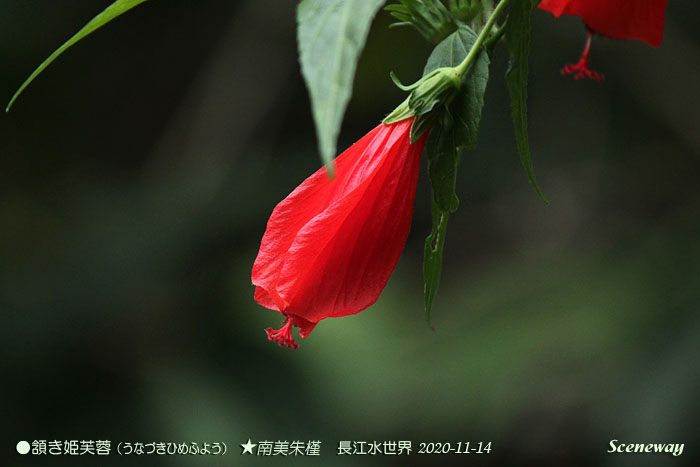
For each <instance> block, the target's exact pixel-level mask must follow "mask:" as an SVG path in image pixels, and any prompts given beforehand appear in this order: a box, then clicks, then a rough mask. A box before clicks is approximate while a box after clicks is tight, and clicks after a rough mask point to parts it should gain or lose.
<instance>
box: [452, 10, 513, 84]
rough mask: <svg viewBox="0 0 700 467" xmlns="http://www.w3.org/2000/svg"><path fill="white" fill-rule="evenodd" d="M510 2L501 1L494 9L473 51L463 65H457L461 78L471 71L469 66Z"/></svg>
mask: <svg viewBox="0 0 700 467" xmlns="http://www.w3.org/2000/svg"><path fill="white" fill-rule="evenodd" d="M508 1H509V0H501V1H500V2H498V5H496V8H494V10H493V13H491V16H490V17H489V20H488V21H487V22H486V24H485V25H484V27H483V29H482V30H481V32H479V36H478V37H477V38H476V41H475V42H474V45H473V46H472V49H471V50H470V51H469V53H468V54H467V56H466V57H465V58H464V60H463V61H462V63H460V64H459V65H457V67H456V71H457V73H458V74H459V75H460V76H462V75H464V73H465V72H466V71H467V70H468V69H469V66H470V65H471V64H472V62H473V61H474V60H475V59H476V57H477V55H479V51H480V49H481V45H482V44H483V43H484V41H485V40H486V38H487V37H488V35H489V33H490V32H491V28H492V27H493V25H494V24H496V20H497V19H498V17H499V16H500V15H501V13H502V12H503V10H504V9H505V7H506V5H507V4H508Z"/></svg>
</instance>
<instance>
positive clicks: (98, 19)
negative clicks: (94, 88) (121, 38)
mask: <svg viewBox="0 0 700 467" xmlns="http://www.w3.org/2000/svg"><path fill="white" fill-rule="evenodd" d="M145 1H146V0H117V1H115V2H114V3H112V4H111V5H110V6H108V7H107V8H105V10H104V11H103V12H102V13H100V14H99V15H97V16H95V17H94V18H92V20H91V21H90V22H89V23H88V24H86V25H85V26H83V28H82V29H81V30H80V31H78V32H77V33H76V34H75V35H74V36H73V37H71V38H70V39H68V40H67V41H66V42H65V43H64V44H63V45H62V46H60V47H59V48H58V49H56V50H55V51H54V52H53V53H52V54H51V55H49V57H48V58H47V59H46V60H44V61H43V62H42V63H41V65H39V66H38V67H37V69H36V70H34V72H33V73H32V74H31V75H29V78H27V79H26V81H25V82H24V83H22V86H20V87H19V89H18V90H17V92H15V94H14V96H12V99H10V102H9V103H8V104H7V107H6V108H5V111H6V112H8V111H9V110H10V107H12V104H13V103H14V102H15V100H16V99H17V97H19V95H20V94H21V93H22V91H24V88H26V87H27V86H28V85H29V83H31V82H32V81H34V78H36V77H37V76H38V75H39V73H41V72H42V71H44V69H45V68H46V67H47V66H49V65H50V64H51V62H53V61H54V60H56V58H57V57H58V56H59V55H61V54H62V53H63V52H65V51H66V50H67V49H68V48H69V47H71V46H72V45H73V44H75V43H76V42H78V41H79V40H80V39H82V38H83V37H85V36H87V35H88V34H90V33H91V32H93V31H95V30H96V29H98V28H100V27H102V26H104V25H105V24H106V23H108V22H110V21H112V20H113V19H114V18H116V17H117V16H119V15H121V14H122V13H125V12H127V11H129V10H131V9H132V8H134V7H135V6H137V5H139V4H141V3H143V2H145Z"/></svg>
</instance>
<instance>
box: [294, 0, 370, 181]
mask: <svg viewBox="0 0 700 467" xmlns="http://www.w3.org/2000/svg"><path fill="white" fill-rule="evenodd" d="M383 3H384V0H302V1H301V3H299V6H298V8H297V22H298V25H299V27H298V30H297V40H298V42H299V57H300V62H301V71H302V74H303V75H304V80H305V81H306V86H307V87H308V88H309V93H310V94H311V110H312V114H313V117H314V122H315V123H316V133H317V135H318V146H319V151H320V153H321V159H322V160H323V162H324V163H325V164H327V166H328V168H329V169H331V168H332V166H331V165H330V162H331V160H332V159H333V156H335V151H336V143H337V140H338V133H339V131H340V124H341V122H342V120H343V114H344V113H345V107H346V106H347V103H348V100H349V99H350V95H351V93H352V82H353V78H354V76H355V68H356V67H357V60H358V58H359V56H360V52H361V51H362V48H363V47H364V44H365V39H366V38H367V32H368V31H369V27H370V24H371V23H372V18H374V15H375V14H376V13H377V10H378V9H379V7H381V6H382V4H383Z"/></svg>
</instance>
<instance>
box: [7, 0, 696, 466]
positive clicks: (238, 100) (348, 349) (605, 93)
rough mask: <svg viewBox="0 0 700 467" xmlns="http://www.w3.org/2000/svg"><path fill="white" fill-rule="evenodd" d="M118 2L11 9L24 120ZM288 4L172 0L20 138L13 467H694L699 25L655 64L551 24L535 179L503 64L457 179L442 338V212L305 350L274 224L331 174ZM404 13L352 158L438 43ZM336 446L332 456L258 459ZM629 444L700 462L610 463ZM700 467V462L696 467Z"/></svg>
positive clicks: (386, 37)
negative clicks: (267, 266)
mask: <svg viewBox="0 0 700 467" xmlns="http://www.w3.org/2000/svg"><path fill="white" fill-rule="evenodd" d="M109 3H111V2H110V0H101V1H96V0H94V1H86V0H62V1H61V2H54V1H49V0H31V1H30V0H8V1H4V2H2V3H1V4H0V5H2V15H0V57H2V65H1V67H0V100H2V101H4V102H6V101H7V100H9V98H10V97H11V95H12V93H13V92H14V91H15V90H16V88H17V87H18V86H19V85H20V84H21V82H22V81H23V80H24V78H26V76H27V75H28V74H29V73H30V72H31V71H32V70H33V69H34V67H35V66H37V65H38V64H39V63H40V62H41V61H42V60H43V59H44V58H45V57H46V56H47V55H48V54H49V53H50V52H51V51H53V49H55V48H56V47H57V46H58V45H60V44H61V43H62V42H63V41H64V40H66V39H67V38H68V37H70V36H71V35H72V34H73V33H74V32H75V31H77V30H78V29H79V28H80V27H82V25H84V24H85V23H86V22H87V21H88V20H89V19H90V18H92V17H93V16H94V15H95V14H97V13H98V12H100V11H101V10H102V9H103V8H105V7H106V6H107V5H108V4H109ZM295 4H296V2H292V1H288V0H279V1H272V0H266V1H256V0H239V1H236V2H230V1H220V0H219V1H215V0H202V1H198V2H191V1H185V0H169V1H167V2H166V1H163V0H153V1H150V2H147V3H145V4H144V5H142V6H140V7H138V8H137V9H135V10H133V11H132V12H129V13H128V14H126V15H124V16H123V17H121V18H119V19H118V20H116V21H115V22H114V23H111V24H109V25H108V26H106V27H105V28H104V29H102V30H100V31H98V32H96V33H95V34H93V35H92V36H90V37H89V38H88V39H86V40H85V41H83V42H81V43H79V44H78V45H77V46H75V47H74V48H73V49H71V50H70V51H69V52H68V53H66V54H65V55H64V56H63V57H61V58H60V59H59V60H58V61H57V62H55V64H54V65H52V66H51V67H50V68H49V69H48V70H47V71H46V72H45V73H44V74H43V75H41V76H40V77H39V78H38V79H37V80H36V81H35V82H34V83H33V84H32V85H31V86H30V87H29V88H28V89H27V91H26V92H25V94H24V95H23V96H22V97H21V98H20V99H19V100H18V101H17V103H16V104H15V107H14V108H13V110H12V111H11V112H10V113H9V114H7V115H2V116H1V117H0V148H1V149H0V164H1V165H0V223H1V225H0V264H2V267H0V308H1V313H0V349H1V350H2V360H1V363H0V364H1V365H2V380H3V384H2V389H1V391H2V394H1V395H2V401H3V403H2V404H3V417H2V418H3V423H2V432H3V433H2V434H3V442H2V450H1V454H0V456H2V458H4V459H0V463H1V464H2V465H10V466H24V465H40V464H41V465H76V463H77V464H85V463H86V462H89V463H94V464H95V465H125V464H126V463H128V465H168V466H169V465H234V464H235V465H239V464H240V465H247V464H245V463H246V462H248V464H249V465H257V464H260V463H264V464H274V465H282V463H285V464H286V463H287V462H290V461H295V462H296V463H297V464H299V465H364V464H368V463H369V464H373V465H422V464H426V463H428V462H430V463H438V464H440V465H566V466H579V465H580V466H584V465H607V466H626V465H629V466H633V465H634V466H641V465H654V466H663V465H674V466H675V465H693V464H694V461H697V460H698V457H699V456H698V445H697V443H695V444H693V441H697V440H698V419H699V417H700V404H699V403H698V394H699V393H700V379H699V377H698V375H699V374H700V358H699V357H700V316H699V315H698V308H699V307H700V185H699V184H698V181H700V131H698V128H700V87H699V86H698V76H699V75H700V5H698V3H697V2H678V1H675V2H670V4H669V8H668V14H667V21H666V34H665V37H664V43H663V45H662V47H661V48H660V49H653V48H651V47H649V46H647V45H645V44H643V43H641V42H633V41H616V40H612V39H605V38H597V39H596V40H595V41H594V47H593V51H592V59H591V60H592V67H593V68H594V69H595V70H597V71H601V72H603V73H605V74H606V77H607V80H606V81H605V83H603V84H601V83H597V82H591V81H574V80H573V79H570V77H562V76H560V75H559V72H558V70H559V68H560V67H561V66H563V65H564V64H565V63H566V62H571V61H575V60H576V59H577V58H578V54H579V53H580V50H581V48H582V46H583V42H584V39H585V30H584V28H583V27H582V25H581V22H580V21H579V20H578V19H576V18H562V19H559V20H555V19H554V18H553V17H552V16H551V15H549V14H547V13H545V12H542V11H536V12H535V15H534V31H533V49H532V55H531V81H530V128H531V133H530V138H531V144H532V149H533V158H534V163H535V168H536V173H537V175H538V180H539V181H540V184H541V186H542V188H543V190H544V191H545V193H546V195H547V196H548V198H549V199H550V201H551V205H550V206H544V205H543V204H542V203H541V202H540V200H539V199H538V198H537V196H536V194H535V192H534V190H533V189H532V188H531V187H530V186H529V185H528V183H527V179H526V176H525V173H524V171H523V169H522V167H521V166H520V163H519V161H518V156H517V153H516V149H515V143H514V140H513V135H512V128H511V122H510V119H509V110H508V100H507V93H506V90H505V85H504V82H503V80H502V78H501V77H502V76H503V74H504V73H505V69H506V65H507V64H506V55H507V54H506V52H505V50H504V49H503V48H500V47H499V49H497V53H496V56H495V58H494V63H493V66H492V73H491V74H492V79H491V82H490V83H489V88H488V90H487V97H486V106H485V114H484V119H483V122H482V133H481V136H480V144H479V147H478V149H477V150H475V151H472V152H468V153H465V154H464V155H463V157H462V164H461V167H460V173H459V181H458V192H459V195H460V198H461V206H460V209H459V211H458V212H457V213H456V215H454V216H453V217H452V220H451V222H450V228H449V232H448V238H447V244H446V252H445V267H444V270H443V281H442V284H441V288H440V291H439V293H438V297H437V300H436V302H435V307H434V309H433V310H434V311H433V325H434V327H435V330H434V331H433V330H431V329H430V327H428V326H427V325H426V321H425V317H424V313H423V301H422V278H421V261H422V253H423V247H422V245H423V241H424V238H425V237H426V236H427V234H428V233H429V230H430V210H429V207H430V191H429V185H428V183H427V178H426V174H425V173H422V174H421V180H420V182H419V186H418V193H417V196H416V206H415V214H414V222H413V226H412V231H411V235H410V237H409V241H408V243H407V245H406V248H405V251H404V254H403V256H402V259H401V261H400V262H399V265H398V267H397V269H396V271H395V273H394V275H393V277H392V279H391V280H390V282H389V285H388V286H387V288H386V290H385V291H384V293H383V295H382V297H381V298H380V299H379V301H378V302H377V304H376V305H375V306H373V307H371V308H370V309H368V310H366V311H364V312H362V313H360V314H358V315H355V316H351V317H347V318H343V319H330V320H326V321H324V322H322V323H321V324H320V325H319V326H318V327H317V328H316V329H315V330H314V332H313V333H312V334H311V336H310V337H309V339H307V340H304V341H303V342H301V348H300V349H299V350H297V351H291V350H288V349H281V348H278V347H276V346H275V345H273V344H272V343H270V342H268V341H267V340H266V337H265V333H264V331H263V329H264V328H266V327H269V326H273V327H276V326H277V325H278V324H279V322H280V315H279V314H278V313H276V312H272V311H269V310H266V309H264V308H262V307H260V306H258V305H257V304H256V303H255V302H254V301H253V289H252V287H251V285H250V269H251V267H252V264H253V260H254V258H255V255H256V252H257V247H258V245H259V241H260V239H261V237H262V234H263V232H264V229H265V223H266V220H267V217H268V216H269V214H270V212H271V211H272V208H273V207H274V206H275V204H276V203H277V202H279V201H280V200H281V199H282V198H284V197H285V196H286V195H287V194H288V193H289V192H290V191H291V190H292V189H293V188H294V187H295V186H296V185H298V184H299V183H300V182H301V181H302V180H303V179H304V178H305V177H306V176H307V175H309V174H310V173H312V172H313V171H315V170H316V169H317V168H318V167H319V164H320V162H319V158H318V155H317V153H316V141H315V135H314V130H313V125H312V121H311V116H310V111H309V103H308V96H307V93H306V89H305V87H304V84H303V82H302V79H301V77H300V73H299V67H298V62H297V58H296V45H295V20H294V6H295ZM390 22H391V20H390V18H389V15H388V14H387V13H385V12H382V13H380V14H379V16H378V17H377V19H376V21H375V22H374V24H373V26H372V30H371V32H370V36H369V40H368V43H367V46H366V49H365V52H364V53H363V56H362V59H361V61H360V64H359V68H358V74H357V78H356V81H355V91H354V95H353V99H352V100H351V103H350V106H349V109H348V112H347V115H346V119H345V122H344V124H343V129H342V132H341V141H340V143H339V147H341V148H345V147H347V146H348V145H350V144H351V143H352V142H354V141H355V140H356V139H358V138H359V137H360V136H362V135H363V134H364V133H365V132H367V131H368V130H370V129H371V128H373V127H374V126H375V125H376V124H377V123H378V122H379V121H380V120H381V118H383V116H384V115H385V114H386V113H388V112H389V111H390V110H392V109H393V108H394V106H395V105H396V104H397V103H398V102H400V100H401V99H402V98H403V97H402V93H401V92H400V91H399V90H398V89H396V88H395V87H394V86H393V84H392V83H391V81H390V80H389V72H390V71H392V70H393V71H395V72H396V73H397V75H398V76H401V77H402V78H403V79H404V80H405V81H407V82H409V81H412V80H413V78H416V79H417V78H418V77H419V75H420V73H421V70H422V68H423V65H424V62H425V59H426V58H427V56H428V54H429V51H430V48H429V47H428V45H427V44H425V43H423V41H422V39H421V38H420V37H419V36H418V35H417V34H416V33H415V32H413V31H411V30H408V29H392V30H389V29H388V28H387V26H388V24H389V23H390ZM248 438H252V439H253V441H254V442H255V441H259V440H271V441H276V440H289V441H292V440H297V439H298V440H304V441H306V440H317V439H318V440H321V441H322V442H323V444H322V456H321V457H319V458H316V459H312V458H307V459H296V460H294V459H288V460H287V461H283V460H281V459H278V458H274V459H263V458H260V457H257V458H255V457H248V458H241V457H240V456H239V452H240V451H239V449H240V448H239V447H238V444H240V443H244V442H245V441H246V440H247V439H248ZM22 439H26V440H28V441H31V440H35V439H47V440H52V439H59V440H66V439H78V440H81V439H88V440H89V439H93V440H95V439H109V440H112V442H113V443H116V442H118V441H132V442H133V441H142V442H149V441H165V442H167V441H178V442H182V441H198V442H204V441H206V442H213V441H224V442H226V443H227V444H228V446H229V449H230V451H229V452H230V455H227V456H226V457H223V458H214V457H207V458H204V457H201V458H192V457H188V456H167V457H140V458H136V457H131V458H128V459H123V458H120V457H119V456H116V455H113V456H110V457H106V458H99V459H96V458H94V457H93V458H90V459H91V460H86V458H85V457H83V458H81V459H79V460H76V459H75V458H71V457H68V456H62V457H56V458H51V459H37V458H36V457H32V456H19V455H18V454H17V453H16V451H15V444H16V443H17V441H19V440H22ZM400 439H408V440H412V441H413V444H414V449H415V448H417V447H418V442H429V441H443V442H445V441H450V442H452V443H456V442H458V441H463V442H466V441H472V442H476V441H484V442H486V441H491V442H492V449H493V450H492V452H491V454H488V455H486V454H484V455H481V456H477V455H474V454H471V455H469V456H464V455H462V456H458V455H452V456H436V455H432V456H418V455H411V456H410V457H397V458H391V457H386V456H382V457H377V458H370V457H368V456H365V457H339V456H336V455H335V453H336V449H337V443H338V441H339V440H358V441H361V440H365V441H372V440H400ZM611 439H619V440H620V441H621V442H643V443H647V442H661V443H667V442H668V443H685V444H686V445H685V449H684V453H683V455H682V456H681V457H678V458H675V457H672V456H670V455H668V454H664V455H612V454H607V453H606V452H605V451H606V450H607V449H608V447H609V444H608V443H609V441H610V440H611ZM695 465H697V464H695Z"/></svg>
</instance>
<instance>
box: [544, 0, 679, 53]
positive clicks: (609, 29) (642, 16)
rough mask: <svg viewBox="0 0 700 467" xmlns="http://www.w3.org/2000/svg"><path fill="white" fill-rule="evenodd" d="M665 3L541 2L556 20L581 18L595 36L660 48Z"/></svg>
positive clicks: (608, 0) (656, 0) (637, 0)
mask: <svg viewBox="0 0 700 467" xmlns="http://www.w3.org/2000/svg"><path fill="white" fill-rule="evenodd" d="M667 3H668V0H542V2H540V5H539V7H540V8H541V9H543V10H547V11H550V12H551V13H553V14H554V15H555V16H560V15H574V16H580V17H581V18H582V19H583V21H584V22H585V23H586V25H587V26H588V27H589V28H591V29H592V30H594V31H595V32H597V33H600V34H603V35H605V36H609V37H613V38H615V39H639V40H641V41H644V42H647V43H648V44H650V45H653V46H654V47H658V46H660V45H661V39H662V37H663V35H664V14H665V11H666V4H667Z"/></svg>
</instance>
